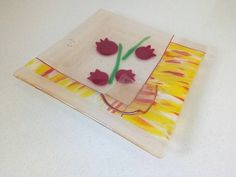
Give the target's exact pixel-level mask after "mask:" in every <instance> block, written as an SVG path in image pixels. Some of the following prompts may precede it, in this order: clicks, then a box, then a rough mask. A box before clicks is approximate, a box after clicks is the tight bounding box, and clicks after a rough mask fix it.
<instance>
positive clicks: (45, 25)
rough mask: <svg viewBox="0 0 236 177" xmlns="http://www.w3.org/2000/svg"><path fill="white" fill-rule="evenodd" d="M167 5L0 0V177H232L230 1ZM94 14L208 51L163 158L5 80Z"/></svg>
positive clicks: (233, 30)
mask: <svg viewBox="0 0 236 177" xmlns="http://www.w3.org/2000/svg"><path fill="white" fill-rule="evenodd" d="M175 2H176V3H174V1H160V0H149V1H144V0H129V1H125V0H120V1H115V0H113V1H112V0H86V1H82V0H70V1H68V0H67V1H66V0H59V1H56V0H50V1H49V0H40V1H39V0H34V1H27V0H22V1H18V0H11V1H7V0H2V1H1V2H0V40H1V41H0V73H1V74H0V100H1V105H0V176H1V177H52V176H55V177H65V176H67V177H78V176H79V177H157V176H158V177H172V176H173V177H185V176H186V177H189V176H191V177H199V176H201V177H218V176H219V177H228V176H234V175H235V174H236V168H235V165H236V128H235V125H236V79H235V77H236V57H235V42H234V41H235V40H236V20H235V19H236V11H235V9H236V1H234V0H228V1H219V0H207V1H206V0H199V1H194V0H180V1H178V2H177V1H175ZM99 8H104V9H108V10H111V11H114V12H117V13H121V14H123V15H126V16H129V17H131V18H134V19H136V20H138V21H140V22H142V23H145V24H147V25H151V26H154V27H157V28H158V29H161V30H165V31H167V32H169V33H174V34H175V35H177V36H180V37H186V38H188V39H190V40H193V41H195V42H199V43H202V44H204V45H206V46H207V48H208V50H207V53H208V54H207V56H206V57H205V59H204V61H203V62H202V64H201V68H200V70H199V72H198V75H197V77H196V79H195V81H194V83H193V87H192V89H191V91H190V94H189V96H188V98H187V100H186V104H185V107H184V109H183V112H182V115H181V119H180V120H179V122H178V124H177V127H176V131H175V134H174V137H173V139H172V140H171V141H170V145H169V149H168V152H167V155H166V157H165V158H164V159H158V158H156V157H153V156H151V155H150V154H148V153H146V152H144V151H143V150H141V149H140V148H138V147H136V146H134V145H133V144H131V143H129V142H128V141H126V140H125V139H123V138H121V137H120V136H118V135H116V134H114V133H113V132H111V131H110V130H108V129H106V128H104V127H102V126H101V125H99V124H97V123H96V122H94V121H93V120H90V119H87V118H86V116H84V115H82V114H81V113H79V112H77V111H75V110H73V109H71V108H70V107H67V106H65V105H64V104H63V103H61V102H59V101H57V100H56V99H54V98H52V97H50V96H48V95H46V94H45V93H43V92H40V91H39V90H37V89H34V88H33V87H31V86H29V85H27V84H25V83H23V82H21V81H19V80H17V79H15V78H14V77H13V76H12V74H13V73H14V71H15V70H16V69H17V68H19V67H21V66H22V65H23V64H25V63H26V62H27V61H28V60H29V59H30V58H32V57H34V56H37V55H38V54H39V53H40V52H42V51H43V50H45V49H47V48H48V47H49V46H50V45H52V44H53V43H55V42H56V41H57V40H59V39H60V38H62V37H63V36H64V35H66V34H67V33H68V32H70V31H71V30H73V29H74V28H75V27H76V26H77V25H78V24H79V23H81V22H82V21H83V20H85V19H86V18H87V17H88V16H89V15H91V14H93V13H94V12H95V11H97V10H98V9H99Z"/></svg>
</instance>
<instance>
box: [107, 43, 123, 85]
mask: <svg viewBox="0 0 236 177" xmlns="http://www.w3.org/2000/svg"><path fill="white" fill-rule="evenodd" d="M122 49H123V46H122V44H119V45H118V54H117V58H116V63H115V66H114V67H113V70H112V73H111V75H110V78H109V81H108V83H109V84H112V82H113V80H114V78H115V75H116V72H117V71H118V69H119V67H120V60H121V54H122Z"/></svg>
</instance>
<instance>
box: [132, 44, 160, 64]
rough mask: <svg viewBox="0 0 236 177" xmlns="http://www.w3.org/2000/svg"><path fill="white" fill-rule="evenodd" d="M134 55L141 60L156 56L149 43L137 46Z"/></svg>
mask: <svg viewBox="0 0 236 177" xmlns="http://www.w3.org/2000/svg"><path fill="white" fill-rule="evenodd" d="M135 55H136V56H137V57H138V58H139V59H141V60H148V59H150V58H152V57H155V56H156V54H154V49H152V48H151V46H150V45H148V46H146V47H139V48H137V49H136V51H135Z"/></svg>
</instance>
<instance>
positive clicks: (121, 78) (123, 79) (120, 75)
mask: <svg viewBox="0 0 236 177" xmlns="http://www.w3.org/2000/svg"><path fill="white" fill-rule="evenodd" d="M134 76H135V74H134V73H132V70H131V69H129V70H125V69H121V70H119V71H117V72H116V80H117V81H118V82H120V83H123V84H128V83H132V82H134V81H135V79H134Z"/></svg>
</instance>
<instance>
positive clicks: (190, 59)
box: [15, 10, 204, 157]
mask: <svg viewBox="0 0 236 177" xmlns="http://www.w3.org/2000/svg"><path fill="white" fill-rule="evenodd" d="M203 56H204V52H203V49H202V47H201V46H199V45H197V44H195V43H192V42H187V41H186V40H182V39H179V38H176V37H175V36H173V35H170V34H168V33H165V32H162V31H159V30H157V29H154V28H151V27H148V26H145V25H142V24H140V23H138V22H135V21H133V20H130V19H127V18H125V17H123V16H120V15H116V14H113V13H111V12H108V11H105V10H100V11H98V12H97V13H95V14H94V15H93V16H91V17H90V18H89V19H88V20H87V21H85V22H84V23H82V24H81V25H80V26H79V27H78V28H76V29H75V30H74V31H73V32H71V33H70V34H68V35H67V36H66V37H64V38H63V39H62V40H60V41H59V42H57V43H56V44H55V45H53V46H52V47H50V48H49V49H48V50H46V51H45V52H43V53H41V54H40V55H39V56H37V57H35V58H33V59H31V60H30V61H29V62H28V63H27V64H26V65H25V66H24V67H22V68H20V69H19V70H18V71H17V72H16V73H15V76H16V77H17V78H19V79H21V80H23V81H25V82H27V83H29V84H31V85H33V86H34V87H36V88H39V89H40V90H42V91H44V92H45V93H47V94H49V95H51V96H53V97H55V98H57V99H58V100H60V101H62V102H64V103H66V104H67V105H69V106H71V107H73V108H74V109H76V110H78V111H80V112H82V113H84V114H86V115H87V116H89V117H91V118H93V119H94V120H96V121H97V122H99V123H101V124H102V125H104V126H105V127H107V128H109V129H111V130H113V131H114V132H116V133H118V134H120V135H121V136H123V137H124V138H126V139H128V140H129V141H131V142H133V143H134V144H136V145H138V146H139V147H141V148H142V149H144V150H146V151H148V152H150V153H151V154H153V155H155V156H158V157H162V156H163V154H164V151H165V148H166V144H167V142H168V141H169V139H170V137H171V135H172V133H173V130H174V127H175V124H176V121H177V119H178V116H179V114H180V111H181V108H182V105H183V102H184V99H185V97H186V95H187V93H188V91H189V88H190V86H191V82H192V80H193V78H194V76H195V74H196V72H197V70H198V67H199V64H200V62H201V60H202V58H203Z"/></svg>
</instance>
